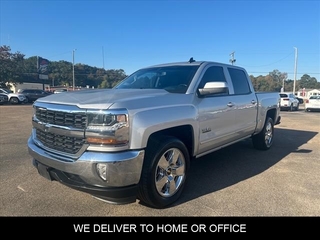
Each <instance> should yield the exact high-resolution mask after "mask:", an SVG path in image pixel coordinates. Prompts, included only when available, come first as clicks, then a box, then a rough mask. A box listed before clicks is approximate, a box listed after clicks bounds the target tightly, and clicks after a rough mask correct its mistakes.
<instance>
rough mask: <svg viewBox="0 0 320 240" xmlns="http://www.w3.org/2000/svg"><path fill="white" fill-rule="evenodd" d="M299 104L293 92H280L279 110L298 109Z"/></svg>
mask: <svg viewBox="0 0 320 240" xmlns="http://www.w3.org/2000/svg"><path fill="white" fill-rule="evenodd" d="M299 104H300V103H299V100H298V99H297V98H296V96H295V95H294V94H293V93H288V92H281V93H280V110H288V111H298V110H299Z"/></svg>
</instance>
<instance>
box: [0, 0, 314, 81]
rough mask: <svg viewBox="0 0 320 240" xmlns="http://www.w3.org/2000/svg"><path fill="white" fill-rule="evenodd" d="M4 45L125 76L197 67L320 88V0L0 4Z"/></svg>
mask: <svg viewBox="0 0 320 240" xmlns="http://www.w3.org/2000/svg"><path fill="white" fill-rule="evenodd" d="M0 45H1V46H3V45H7V46H10V48H11V52H12V53H15V52H20V53H22V54H24V55H25V58H29V57H32V56H40V57H43V58H46V59H48V60H49V61H60V60H64V61H68V62H73V61H74V63H75V64H78V63H81V64H86V65H89V66H92V67H98V68H104V69H106V70H108V69H123V70H124V71H125V73H126V74H127V75H129V74H131V73H133V72H134V71H136V70H138V69H139V68H142V67H147V66H150V65H155V64H160V63H169V62H181V61H188V60H189V58H190V57H193V58H194V59H195V60H199V61H200V60H206V61H215V62H222V63H230V60H231V58H232V54H233V57H234V59H235V60H236V61H235V62H234V64H235V65H237V66H241V67H244V68H246V70H247V71H248V73H249V74H250V75H253V76H259V75H263V76H265V75H268V74H269V72H272V71H274V70H278V71H280V72H285V73H287V74H288V79H291V80H294V79H295V78H296V80H299V79H300V78H301V76H302V75H304V74H308V75H309V76H311V77H315V78H316V79H317V80H318V81H320V0H310V1H308V0H296V1H290V0H268V1H262V0H256V1H240V0H238V1H235V0H233V1H232V0H224V1H222V0H220V1H219V0H216V1H214V0H176V1H172V0H162V1H160V0H158V1H156V0H144V1H139V0H131V1H124V0H118V1H111V0H104V1H95V0H91V1H89V0H65V1H56V0H35V1H30V0H24V1H16V0H0Z"/></svg>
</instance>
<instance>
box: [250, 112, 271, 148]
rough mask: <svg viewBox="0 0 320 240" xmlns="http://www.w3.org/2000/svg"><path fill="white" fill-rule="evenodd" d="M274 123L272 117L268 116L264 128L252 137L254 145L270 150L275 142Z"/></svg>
mask: <svg viewBox="0 0 320 240" xmlns="http://www.w3.org/2000/svg"><path fill="white" fill-rule="evenodd" d="M273 133H274V123H273V120H272V118H270V117H267V119H266V121H265V123H264V126H263V129H262V130H261V132H260V133H258V134H257V135H254V136H253V137H252V143H253V146H254V147H255V148H256V149H259V150H268V149H270V148H271V146H272V143H273V135H274V134H273Z"/></svg>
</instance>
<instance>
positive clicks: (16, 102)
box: [10, 97, 20, 104]
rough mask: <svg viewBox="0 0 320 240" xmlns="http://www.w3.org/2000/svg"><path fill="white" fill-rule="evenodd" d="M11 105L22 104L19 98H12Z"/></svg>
mask: <svg viewBox="0 0 320 240" xmlns="http://www.w3.org/2000/svg"><path fill="white" fill-rule="evenodd" d="M10 103H11V104H19V103H20V101H19V99H18V98H16V97H12V98H10Z"/></svg>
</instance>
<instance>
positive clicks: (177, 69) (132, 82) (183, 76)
mask: <svg viewBox="0 0 320 240" xmlns="http://www.w3.org/2000/svg"><path fill="white" fill-rule="evenodd" d="M198 67H199V66H170V67H154V68H147V69H141V70H138V71H137V72H135V73H133V74H132V75H130V76H129V77H127V78H126V79H124V80H123V81H122V82H120V83H119V84H118V85H117V86H115V88H121V89H164V90H166V91H168V92H172V93H185V92H186V91H187V89H188V87H189V84H190V82H191V80H192V78H193V76H194V74H195V73H196V71H197V69H198Z"/></svg>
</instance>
